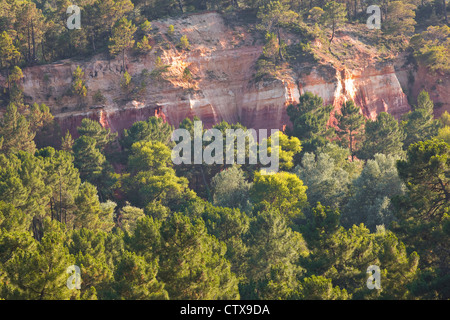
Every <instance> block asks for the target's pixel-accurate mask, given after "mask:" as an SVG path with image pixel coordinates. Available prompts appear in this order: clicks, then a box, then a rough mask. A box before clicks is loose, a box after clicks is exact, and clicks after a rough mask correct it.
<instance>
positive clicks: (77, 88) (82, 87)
mask: <svg viewBox="0 0 450 320" xmlns="http://www.w3.org/2000/svg"><path fill="white" fill-rule="evenodd" d="M72 77H73V80H72V92H73V94H75V95H77V96H79V97H80V98H82V97H86V95H87V88H86V83H85V81H84V72H83V70H82V69H81V67H80V66H77V68H76V69H75V71H74V72H73V75H72Z"/></svg>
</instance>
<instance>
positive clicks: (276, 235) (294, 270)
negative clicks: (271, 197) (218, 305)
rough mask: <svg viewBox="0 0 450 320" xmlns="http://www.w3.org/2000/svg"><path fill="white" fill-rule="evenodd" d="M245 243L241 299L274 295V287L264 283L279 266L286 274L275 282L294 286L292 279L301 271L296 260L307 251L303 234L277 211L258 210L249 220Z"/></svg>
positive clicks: (277, 270)
mask: <svg viewBox="0 0 450 320" xmlns="http://www.w3.org/2000/svg"><path fill="white" fill-rule="evenodd" d="M246 244H247V246H248V253H247V256H248V258H247V259H248V269H247V272H246V276H247V281H248V282H247V283H245V284H243V289H242V292H243V294H244V297H243V298H244V299H253V298H260V299H270V298H272V299H273V298H274V297H273V296H272V297H271V295H273V292H272V290H273V289H274V288H270V287H269V288H267V284H268V283H269V282H270V279H271V278H273V273H274V272H280V270H279V268H280V267H281V266H284V268H286V269H285V270H284V271H283V274H284V275H285V277H281V279H278V282H280V283H282V284H283V285H284V286H288V287H290V288H291V290H293V289H294V288H295V286H296V281H295V279H297V278H298V277H299V276H300V275H301V274H302V271H303V270H302V268H300V267H299V266H298V265H297V261H298V259H299V257H300V256H301V255H305V254H307V248H306V243H305V242H304V240H303V237H302V235H301V234H299V233H297V232H293V231H292V230H291V228H290V227H289V226H288V221H287V220H286V218H285V217H284V216H283V215H282V214H280V212H278V211H277V210H268V211H263V212H260V213H258V214H257V215H256V218H255V219H254V220H253V221H252V222H251V223H250V229H249V232H248V234H247V235H246ZM286 276H287V277H286ZM280 283H279V284H278V285H280Z"/></svg>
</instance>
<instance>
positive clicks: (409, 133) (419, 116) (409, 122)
mask: <svg viewBox="0 0 450 320" xmlns="http://www.w3.org/2000/svg"><path fill="white" fill-rule="evenodd" d="M433 109H434V104H433V101H431V99H430V96H429V94H428V93H427V92H426V91H422V92H421V93H420V94H419V96H418V97H417V106H414V107H413V111H411V112H409V113H407V114H405V115H404V116H403V121H402V126H403V130H404V132H405V134H406V138H405V141H404V148H405V149H407V148H408V147H409V146H410V145H411V144H414V143H417V142H419V141H424V140H427V139H430V138H432V137H434V136H435V135H436V133H437V123H436V121H435V120H434V112H433Z"/></svg>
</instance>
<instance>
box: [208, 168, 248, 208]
mask: <svg viewBox="0 0 450 320" xmlns="http://www.w3.org/2000/svg"><path fill="white" fill-rule="evenodd" d="M251 187H252V184H251V183H249V182H247V180H246V178H245V174H244V172H243V171H242V169H240V168H239V167H237V166H233V167H231V168H229V169H226V170H224V171H222V172H219V173H218V174H217V175H215V176H214V178H213V179H212V189H213V204H214V205H216V206H219V207H228V208H238V209H240V210H244V211H248V210H249V209H250V207H251V204H250V189H251Z"/></svg>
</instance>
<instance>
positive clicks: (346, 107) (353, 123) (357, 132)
mask: <svg viewBox="0 0 450 320" xmlns="http://www.w3.org/2000/svg"><path fill="white" fill-rule="evenodd" d="M336 119H337V121H338V125H337V127H338V130H337V134H338V136H339V137H340V138H341V143H342V144H343V145H344V146H346V147H347V146H348V148H349V149H350V154H351V156H352V160H353V159H354V156H355V155H356V151H357V150H358V145H359V140H360V136H361V135H362V133H363V132H362V130H363V126H364V123H365V118H364V116H363V115H362V114H361V110H360V108H359V107H357V106H356V105H355V104H354V102H353V101H347V102H346V103H344V104H343V105H342V108H341V114H337V113H336Z"/></svg>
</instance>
